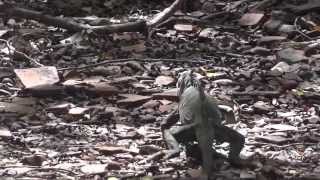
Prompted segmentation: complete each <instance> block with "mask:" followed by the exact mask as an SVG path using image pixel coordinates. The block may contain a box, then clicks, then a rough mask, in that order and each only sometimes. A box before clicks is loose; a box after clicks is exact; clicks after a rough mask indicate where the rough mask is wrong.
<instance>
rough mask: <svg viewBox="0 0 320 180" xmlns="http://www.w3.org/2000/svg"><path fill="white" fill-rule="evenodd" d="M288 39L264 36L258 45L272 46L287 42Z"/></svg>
mask: <svg viewBox="0 0 320 180" xmlns="http://www.w3.org/2000/svg"><path fill="white" fill-rule="evenodd" d="M286 39H287V38H286V37H284V36H263V37H261V38H260V39H259V40H258V45H260V46H263V45H270V44H272V43H275V42H281V41H283V40H286Z"/></svg>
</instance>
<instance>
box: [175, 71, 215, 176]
mask: <svg viewBox="0 0 320 180" xmlns="http://www.w3.org/2000/svg"><path fill="white" fill-rule="evenodd" d="M177 85H178V87H179V95H180V101H179V115H180V121H181V123H182V124H191V123H195V124H196V125H195V131H196V136H197V141H198V143H199V147H200V149H201V153H202V159H203V171H204V173H205V176H206V177H205V179H208V178H209V177H210V176H211V174H212V171H213V160H212V154H213V149H212V144H213V139H214V127H213V125H214V123H212V121H216V123H221V113H220V112H219V110H218V107H217V105H216V104H215V103H214V102H213V101H210V99H209V98H208V97H207V95H206V94H205V93H204V91H203V89H202V86H201V84H200V81H199V80H198V79H195V78H194V77H193V75H192V72H184V73H182V75H181V77H180V78H179V80H178V83H177ZM209 117H210V118H209Z"/></svg>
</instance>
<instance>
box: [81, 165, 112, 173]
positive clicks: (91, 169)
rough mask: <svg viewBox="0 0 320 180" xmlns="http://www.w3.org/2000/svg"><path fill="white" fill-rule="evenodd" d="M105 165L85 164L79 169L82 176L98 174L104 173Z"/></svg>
mask: <svg viewBox="0 0 320 180" xmlns="http://www.w3.org/2000/svg"><path fill="white" fill-rule="evenodd" d="M106 168H107V164H87V165H84V166H82V167H81V168H80V171H81V172H83V173H84V174H99V173H103V172H105V171H106Z"/></svg>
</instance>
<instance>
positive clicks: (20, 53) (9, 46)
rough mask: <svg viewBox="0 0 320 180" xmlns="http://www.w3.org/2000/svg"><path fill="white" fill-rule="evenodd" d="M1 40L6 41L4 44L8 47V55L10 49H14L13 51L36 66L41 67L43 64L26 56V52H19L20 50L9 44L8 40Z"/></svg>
mask: <svg viewBox="0 0 320 180" xmlns="http://www.w3.org/2000/svg"><path fill="white" fill-rule="evenodd" d="M0 41H1V42H4V43H6V46H7V48H8V51H9V55H11V52H10V51H14V52H15V53H17V54H19V55H21V56H23V57H24V58H25V59H27V60H29V61H30V62H32V63H34V64H36V65H37V66H39V67H42V66H44V65H43V64H41V63H39V62H38V61H37V60H35V59H33V58H31V57H30V56H28V55H27V54H25V53H23V52H21V51H18V50H16V49H15V48H14V47H13V46H11V45H10V43H9V41H7V40H5V39H0Z"/></svg>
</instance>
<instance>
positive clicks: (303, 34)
mask: <svg viewBox="0 0 320 180" xmlns="http://www.w3.org/2000/svg"><path fill="white" fill-rule="evenodd" d="M298 18H299V17H296V18H295V20H294V27H295V29H296V31H297V32H298V33H299V34H300V35H302V36H303V37H305V38H307V39H309V40H313V39H312V38H311V37H309V36H308V35H306V34H305V33H303V32H302V31H300V29H299V27H298V25H297V21H298Z"/></svg>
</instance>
